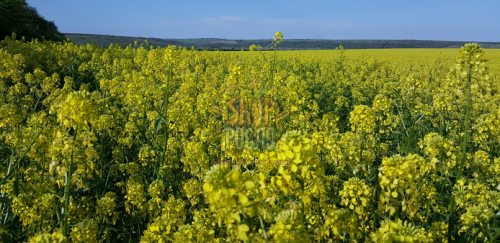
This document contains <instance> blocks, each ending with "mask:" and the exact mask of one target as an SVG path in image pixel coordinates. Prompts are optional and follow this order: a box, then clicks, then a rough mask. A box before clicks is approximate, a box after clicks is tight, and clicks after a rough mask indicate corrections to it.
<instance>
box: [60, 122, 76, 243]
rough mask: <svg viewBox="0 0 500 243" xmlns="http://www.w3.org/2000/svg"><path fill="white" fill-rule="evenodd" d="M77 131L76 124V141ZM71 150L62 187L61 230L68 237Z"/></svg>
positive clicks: (71, 171)
mask: <svg viewBox="0 0 500 243" xmlns="http://www.w3.org/2000/svg"><path fill="white" fill-rule="evenodd" d="M77 133H78V125H77V126H76V128H75V134H73V142H75V141H76V134H77ZM73 152H74V149H73V148H72V149H71V159H70V162H69V168H68V171H66V186H65V188H64V216H63V223H62V230H63V235H64V237H68V214H69V196H70V195H69V194H70V188H71V175H72V174H73Z"/></svg>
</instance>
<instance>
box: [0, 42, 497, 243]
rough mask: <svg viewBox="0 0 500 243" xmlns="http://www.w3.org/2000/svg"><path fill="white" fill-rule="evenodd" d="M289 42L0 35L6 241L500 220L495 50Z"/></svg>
mask: <svg viewBox="0 0 500 243" xmlns="http://www.w3.org/2000/svg"><path fill="white" fill-rule="evenodd" d="M285 43H286V40H285V41H284V40H283V33H281V32H277V33H276V34H275V35H274V37H273V40H272V42H270V43H269V44H268V45H265V46H264V47H261V46H258V45H252V46H251V47H250V50H251V51H249V52H244V51H243V52H242V51H238V52H219V51H216V52H210V51H196V50H194V49H193V48H190V49H186V48H185V47H180V46H167V47H153V46H151V45H149V44H148V43H147V42H145V43H144V44H141V45H139V44H138V43H134V45H129V46H125V47H123V46H121V45H117V44H116V45H115V44H113V45H110V46H109V47H108V48H100V47H97V46H95V45H90V44H89V45H75V44H74V43H71V42H68V41H65V42H60V43H54V42H49V41H33V42H25V41H22V40H15V39H11V38H7V39H6V40H4V41H2V43H1V44H0V158H1V160H0V211H1V212H2V213H1V214H0V241H6V242H17V241H19V242H20V241H29V242H108V241H109V242H249V241H251V242H340V241H345V242H347V241H349V242H453V241H464V242H465V241H493V240H494V239H493V238H494V237H496V236H498V235H497V234H496V233H495V232H497V231H495V230H496V229H498V225H499V221H498V215H499V211H500V177H499V176H498V174H499V173H500V154H499V151H500V145H499V144H500V123H499V120H500V105H499V104H500V82H499V80H500V69H499V68H498V67H499V64H500V55H499V52H498V50H483V49H481V47H479V46H478V45H477V44H467V45H465V46H464V47H463V48H461V49H460V50H458V55H456V54H457V50H453V49H446V50H441V52H442V55H440V56H438V53H437V51H436V50H420V49H419V50H392V49H391V50H345V49H344V48H343V47H342V46H340V47H339V48H338V49H336V50H324V51H281V50H280V51H278V49H280V48H281V46H282V45H283V44H285ZM271 46H272V48H273V50H272V51H271V52H270V51H267V50H268V49H269V47H271ZM254 50H258V52H254ZM455 55H456V56H457V58H456V59H454V58H453V56H455ZM409 56H411V58H407V57H409ZM405 57H406V58H405ZM487 59H489V60H488V61H487ZM231 102H232V103H231ZM230 104H231V105H230ZM229 128H231V129H232V130H233V131H238V129H239V132H238V133H239V134H237V135H235V134H232V138H233V141H231V140H230V138H231V134H230V133H229V131H230V129H229ZM241 131H244V132H243V133H242V132H241ZM263 132H265V133H266V134H263ZM257 144H259V145H260V146H256V145H257ZM237 146H243V149H238V148H237ZM448 233H451V234H450V235H449V234H448ZM498 239H499V238H496V240H497V241H498Z"/></svg>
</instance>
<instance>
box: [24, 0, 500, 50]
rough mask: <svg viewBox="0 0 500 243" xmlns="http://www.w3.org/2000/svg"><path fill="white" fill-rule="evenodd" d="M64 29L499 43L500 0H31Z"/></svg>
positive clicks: (162, 34)
mask: <svg viewBox="0 0 500 243" xmlns="http://www.w3.org/2000/svg"><path fill="white" fill-rule="evenodd" d="M27 3H28V4H29V5H30V6H33V7H35V8H36V9H37V11H38V13H39V14H40V15H41V16H43V17H44V18H45V19H47V20H49V21H54V22H55V24H56V25H57V26H58V28H59V31H60V32H62V33H85V34H108V35H122V36H136V37H146V38H150V37H155V38H225V39H269V38H272V36H273V35H274V33H276V32H277V31H281V32H283V34H284V38H285V40H286V39H416V40H455V41H494V42H500V0H476V1H470V0H468V1H463V0H432V1H430V0H350V1H347V0H344V1H334V0H329V1H328V0H324V1H323V0H287V1H277V0H276V1H265V0H252V1H239V0H226V1H207V0H204V1H202V0H198V1H195V0H183V1H161V0H148V1H137V0H136V1H129V0H122V1H113V0H27Z"/></svg>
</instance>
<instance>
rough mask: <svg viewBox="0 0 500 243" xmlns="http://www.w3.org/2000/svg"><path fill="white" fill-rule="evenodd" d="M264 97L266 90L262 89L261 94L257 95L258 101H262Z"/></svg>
mask: <svg viewBox="0 0 500 243" xmlns="http://www.w3.org/2000/svg"><path fill="white" fill-rule="evenodd" d="M263 95H264V89H262V90H261V91H260V92H259V94H258V95H257V99H260V97H262V96H263Z"/></svg>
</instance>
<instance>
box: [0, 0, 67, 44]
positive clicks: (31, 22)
mask: <svg viewBox="0 0 500 243" xmlns="http://www.w3.org/2000/svg"><path fill="white" fill-rule="evenodd" d="M12 33H16V36H18V37H23V36H24V37H25V39H26V40H27V41H30V40H31V39H35V38H39V39H42V37H44V38H45V39H46V40H53V41H62V40H64V35H63V34H61V33H59V31H58V30H57V26H56V25H55V24H54V22H53V21H47V20H45V19H44V18H43V17H42V16H40V15H39V14H38V12H37V11H36V9H35V8H34V7H31V6H29V5H28V4H27V3H26V1H25V0H0V39H4V38H5V37H6V36H11V35H12Z"/></svg>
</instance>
